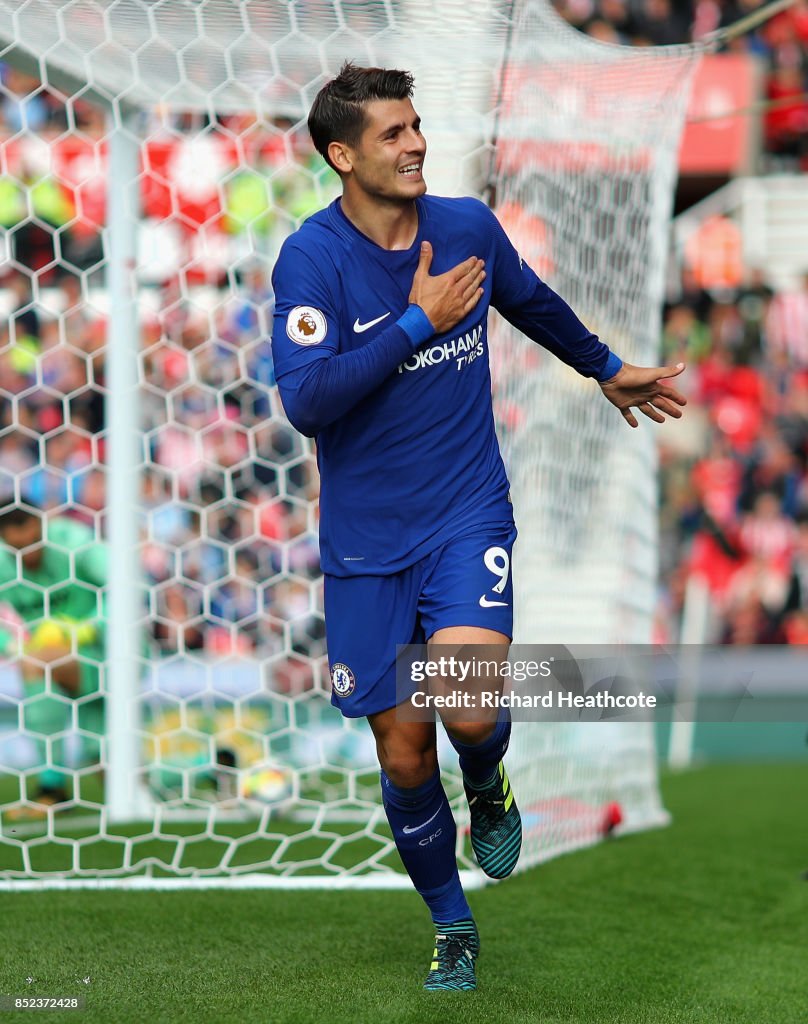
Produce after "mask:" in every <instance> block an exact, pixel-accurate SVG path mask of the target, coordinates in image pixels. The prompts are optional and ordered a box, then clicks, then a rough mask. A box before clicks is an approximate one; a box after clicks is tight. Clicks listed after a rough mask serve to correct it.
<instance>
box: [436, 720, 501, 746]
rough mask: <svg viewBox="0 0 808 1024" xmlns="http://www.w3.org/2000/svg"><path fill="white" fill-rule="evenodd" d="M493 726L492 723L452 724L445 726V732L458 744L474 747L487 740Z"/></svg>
mask: <svg viewBox="0 0 808 1024" xmlns="http://www.w3.org/2000/svg"><path fill="white" fill-rule="evenodd" d="M494 726H495V723H494V722H452V723H451V724H447V725H446V731H447V732H448V733H449V735H450V736H451V737H453V738H454V739H456V740H457V741H458V742H459V743H465V744H467V745H468V746H471V747H474V746H477V744H478V743H484V742H485V740H487V739H488V737H489V736H490V735H491V733H492V732H493V731H494Z"/></svg>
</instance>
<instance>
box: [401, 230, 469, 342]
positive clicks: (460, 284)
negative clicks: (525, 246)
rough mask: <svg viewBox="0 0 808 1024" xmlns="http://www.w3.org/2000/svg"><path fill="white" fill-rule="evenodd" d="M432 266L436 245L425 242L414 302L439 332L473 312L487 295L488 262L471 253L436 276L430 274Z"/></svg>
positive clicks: (416, 280)
mask: <svg viewBox="0 0 808 1024" xmlns="http://www.w3.org/2000/svg"><path fill="white" fill-rule="evenodd" d="M431 265H432V246H431V245H430V244H429V242H421V255H420V257H419V259H418V269H417V270H416V271H415V276H414V277H413V279H412V288H411V290H410V302H413V303H415V304H416V305H418V306H420V307H421V309H422V310H423V311H424V312H425V313H426V315H427V316H428V317H429V322H430V323H431V324H432V326H433V327H434V328H435V334H443V332H444V331H448V330H450V328H452V327H454V325H455V324H458V323H460V321H461V320H462V319H463V317H464V316H465V315H466V314H467V313H469V312H471V310H472V309H474V307H475V306H476V305H477V303H478V302H479V301H480V298H481V296H482V294H483V289H482V283H483V281H484V280H485V263H484V261H483V260H480V259H477V257H476V256H470V257H469V258H468V259H467V260H464V261H463V262H462V263H458V264H457V266H456V267H452V269H451V270H447V271H446V273H445V274H437V275H436V276H435V277H433V276H432V275H431V274H430V273H429V268H430V266H431Z"/></svg>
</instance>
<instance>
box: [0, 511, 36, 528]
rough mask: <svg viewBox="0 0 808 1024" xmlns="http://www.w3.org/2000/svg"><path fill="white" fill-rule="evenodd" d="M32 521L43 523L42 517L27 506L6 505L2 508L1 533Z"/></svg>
mask: <svg viewBox="0 0 808 1024" xmlns="http://www.w3.org/2000/svg"><path fill="white" fill-rule="evenodd" d="M31 519H38V520H40V522H41V521H42V516H41V514H40V513H39V512H38V511H36V510H35V509H33V508H30V507H29V506H27V505H6V506H5V508H0V533H3V532H5V530H6V529H8V528H11V529H14V528H15V527H17V526H23V525H24V524H25V523H27V522H29V521H30V520H31Z"/></svg>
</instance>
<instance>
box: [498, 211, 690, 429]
mask: <svg viewBox="0 0 808 1024" xmlns="http://www.w3.org/2000/svg"><path fill="white" fill-rule="evenodd" d="M487 216H488V217H489V218H490V222H491V229H492V231H493V235H494V261H493V262H494V268H493V272H494V280H493V290H492V299H491V304H492V305H493V306H494V308H495V309H496V310H498V312H499V313H501V314H502V316H504V317H505V319H506V320H507V321H508V322H509V323H511V324H513V326H514V327H516V329H517V330H519V331H521V332H522V333H523V334H526V335H527V336H528V337H529V338H531V339H532V340H533V341H535V342H536V343H537V344H539V345H542V346H543V347H544V348H546V349H548V351H550V352H552V353H553V355H555V356H557V357H558V358H559V359H561V360H562V362H565V363H566V364H567V365H568V366H571V367H573V369H575V370H577V371H578V373H580V374H582V375H583V376H584V377H594V378H595V380H596V381H597V382H598V383H599V384H600V386H601V390H602V391H603V394H604V395H605V397H606V398H608V399H609V401H610V402H612V404H613V405H615V406H617V408H618V409H619V410H620V412H621V413H622V415H623V418H624V419H625V420H626V422H627V423H628V424H629V425H630V426H632V427H636V426H637V420H636V419H635V417H634V415H633V413H632V412H631V407H632V406H637V407H638V408H639V409H640V410H641V412H643V413H644V414H645V415H646V416H648V417H649V418H651V419H653V420H656V421H657V422H662V421H663V420H664V419H665V416H666V415H667V416H672V417H674V418H676V419H678V418H679V417H680V416H681V415H682V413H681V411H680V409H679V407H680V406H683V405H685V404H686V399H685V398H684V396H683V395H681V394H680V393H679V392H678V391H677V390H676V389H675V388H673V387H671V386H670V385H668V384H665V383H663V382H664V380H665V379H666V378H668V377H675V376H676V375H677V374H679V373H681V372H682V370H683V369H684V364H683V363H679V364H678V365H677V366H657V367H641V366H632V365H631V364H630V363H624V362H623V361H622V360H621V359H620V358H619V357H618V356H617V355H615V353H614V352H611V351H610V350H609V347H608V346H607V345H604V344H603V342H602V341H601V340H600V339H599V338H598V337H597V335H595V334H593V333H592V332H591V331H590V330H588V329H587V328H586V327H585V326H584V324H582V323H581V321H580V320H579V319H578V317H577V316H576V315H575V313H574V312H573V310H572V309H571V308H570V306H569V305H568V304H567V303H566V302H565V301H564V300H563V299H562V298H561V296H560V295H558V294H557V293H556V292H554V291H553V289H552V288H550V287H549V285H547V284H545V283H544V281H542V280H541V279H540V278H539V277H538V276H537V275H536V274H535V273H534V272H533V270H532V269H531V268H530V267H529V266H528V265H527V264H526V263H525V262H524V260H522V259H521V257H520V256H519V254H518V253H517V251H516V250H515V249H514V247H513V245H511V242H510V240H509V238H508V236H507V235H506V234H505V232H504V230H503V229H502V226H501V225H500V223H499V221H498V220H497V219H496V217H495V216H494V215H493V213H491V212H490V211H487Z"/></svg>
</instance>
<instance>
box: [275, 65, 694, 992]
mask: <svg viewBox="0 0 808 1024" xmlns="http://www.w3.org/2000/svg"><path fill="white" fill-rule="evenodd" d="M412 93H413V79H412V77H411V75H409V74H408V73H406V72H404V71H394V70H386V69H378V68H358V67H356V66H354V65H351V64H346V65H345V66H344V67H343V68H342V70H341V71H340V73H339V75H338V76H337V77H336V78H335V79H333V80H332V81H331V82H329V83H328V84H327V85H325V86H324V87H323V88H322V89H321V91H320V92H319V94H318V95H317V97H316V99H315V101H314V105H313V106H312V109H311V112H310V114H309V121H308V123H309V130H310V132H311V136H312V138H313V140H314V144H315V145H316V147H317V149H318V150H319V151H320V153H322V155H323V156H324V157H325V159H326V160H327V161H328V163H329V164H330V165H331V166H332V167H333V168H334V169H335V170H336V172H337V173H338V174H339V176H340V178H341V180H342V196H341V198H340V199H338V200H336V201H335V202H334V203H332V204H331V205H330V206H329V207H328V208H327V209H325V210H323V211H322V212H320V213H317V214H315V215H314V216H313V217H311V218H309V219H308V220H307V221H306V222H305V223H304V224H303V226H302V227H301V228H300V230H299V231H297V232H296V233H295V234H294V235H292V236H291V237H290V238H289V239H287V240H286V242H285V243H284V245H283V248H282V250H281V253H280V256H279V258H278V262H277V265H276V267H275V270H274V275H273V284H274V290H275V297H276V308H275V319H274V331H273V351H274V359H275V369H276V375H277V381H278V386H279V389H280V394H281V398H282V400H283V404H284V408H285V410H286V413H287V416H288V417H289V420H290V422H291V423H292V424H293V425H294V426H295V427H296V428H297V429H298V430H300V431H301V432H302V433H304V434H307V435H308V436H310V437H315V438H316V439H317V458H318V464H319V468H320V477H321V513H322V514H321V527H320V544H321V561H322V568H323V571H324V573H325V617H326V633H327V642H328V652H329V661H330V665H331V683H332V703H333V704H335V705H336V706H337V707H339V708H340V709H341V711H342V713H343V714H344V715H347V716H349V717H360V716H367V718H368V720H369V722H370V726H371V728H372V730H373V733H374V736H375V739H376V745H377V750H378V755H379V761H380V763H381V768H382V771H381V783H382V798H383V802H384V806H385V810H386V813H387V817H388V821H389V823H390V828H391V829H392V832H393V836H394V838H395V842H396V846H397V848H398V851H399V853H400V855H401V859H402V861H403V863H404V866H405V868H406V870H407V871H408V873H409V875H410V878H411V879H412V881H413V884H414V886H415V888H416V889H417V890H418V892H419V893H420V894H421V896H422V897H423V899H424V900H425V902H426V904H427V906H428V908H429V910H430V912H431V914H432V918H433V921H434V924H435V931H436V939H435V952H434V954H433V958H432V963H431V966H430V969H429V973H428V976H427V979H426V982H425V986H424V987H425V988H427V989H430V990H433V989H473V988H475V987H476V977H475V961H476V958H477V954H478V952H479V938H478V934H477V928H476V926H475V923H474V920H473V918H472V915H471V911H470V909H469V905H468V903H467V902H466V898H465V896H464V894H463V890H462V888H461V885H460V880H459V876H458V869H457V863H456V859H455V840H456V828H455V823H454V820H453V817H452V814H451V811H450V808H449V804H448V801H447V799H446V794H445V793H444V790H443V787H442V785H441V782H440V774H439V770H438V762H437V754H436V731H435V723H434V722H431V723H425V722H409V721H405V720H403V716H400V715H399V714H397V710H396V702H397V695H396V674H395V666H396V645H397V644H409V643H423V642H427V644H429V645H436V644H446V645H463V644H486V645H487V646H488V647H489V649H490V647H491V645H496V647H497V648H498V649H500V650H501V652H502V656H503V658H504V657H505V656H506V655H507V649H508V645H509V643H510V641H511V635H512V621H513V609H512V583H511V574H510V560H511V550H512V546H513V542H514V539H515V537H516V530H515V527H514V521H513V515H512V510H511V505H510V500H509V494H508V480H507V478H506V475H505V469H504V466H503V463H502V458H501V457H500V452H499V446H498V443H497V439H496V435H495V432H494V418H493V413H492V402H491V380H490V373H489V365H488V343H487V335H486V321H487V316H488V308H489V306H493V307H494V308H495V309H497V310H498V311H499V312H500V313H501V314H502V315H503V316H505V317H506V319H508V320H509V321H510V322H511V323H512V324H514V325H515V326H516V327H517V328H519V330H521V331H523V332H524V333H525V334H526V335H528V337H530V338H532V339H533V340H534V341H536V342H538V343H539V344H541V345H543V346H544V347H545V348H548V349H549V350H550V351H551V352H553V353H554V354H555V355H557V356H559V357H560V358H561V359H563V360H564V361H565V362H567V363H569V364H570V365H571V366H573V367H575V369H576V370H578V371H579V372H580V373H582V374H584V375H585V376H589V377H594V378H595V379H596V380H597V381H598V382H599V384H600V387H601V390H602V392H603V394H604V395H605V396H606V397H607V398H608V399H609V400H610V401H611V402H612V403H613V404H614V405H616V406H617V408H618V409H619V410H620V412H621V413H622V415H623V416H624V417H625V419H626V420H627V422H628V423H629V424H630V425H631V426H637V420H636V418H635V415H634V413H633V412H632V407H633V406H637V407H639V408H640V410H641V411H642V412H643V413H644V414H645V415H647V416H649V417H650V418H651V419H653V420H657V421H662V420H664V418H665V416H666V415H667V416H674V417H678V416H680V415H681V412H680V409H679V406H680V405H684V404H685V400H684V398H683V397H682V396H681V395H680V394H679V393H678V391H676V390H675V389H674V388H673V387H672V386H671V385H669V384H666V383H664V380H665V378H668V377H671V376H673V375H675V374H677V373H679V372H680V371H681V370H682V369H683V366H682V365H681V364H680V365H679V366H677V367H657V368H653V369H643V368H640V367H635V366H630V365H629V364H628V363H622V362H621V361H620V359H619V358H618V357H617V356H616V355H614V354H612V353H611V352H610V351H609V349H608V348H607V347H606V345H604V344H602V343H601V342H600V341H599V340H598V339H597V338H596V337H595V336H594V335H592V334H591V333H590V332H589V331H588V330H587V329H586V328H585V327H584V326H583V324H581V322H580V321H579V320H578V319H577V317H576V316H575V314H574V313H573V312H572V310H571V309H570V308H569V307H568V306H567V305H566V303H564V302H563V300H562V299H560V298H559V297H558V295H556V294H555V293H554V292H552V291H551V290H550V288H548V287H547V285H545V284H544V283H543V282H542V281H540V280H539V278H538V277H537V276H536V275H535V274H534V273H533V271H532V270H531V269H530V267H528V266H527V265H526V264H525V263H524V262H523V261H522V260H521V259H520V257H519V255H518V253H517V252H516V251H515V249H514V248H513V246H512V245H511V244H510V242H509V241H508V238H507V237H506V235H505V233H504V231H503V230H502V228H501V227H500V225H499V222H498V221H497V219H496V217H495V216H494V214H493V213H492V212H491V211H490V210H489V209H488V208H487V207H486V206H485V205H484V204H483V203H481V202H478V201H477V200H475V199H442V198H437V197H431V196H427V195H425V193H426V184H425V181H424V175H423V170H424V158H425V156H426V141H425V139H424V136H423V134H422V133H421V122H420V118H419V117H418V115H417V113H416V112H415V110H414V109H413V104H412V100H411V97H412ZM537 400H540V396H537ZM494 715H495V712H494V713H492V717H491V718H490V719H489V720H488V721H483V722H480V721H477V722H468V723H458V722H456V721H454V720H452V721H446V722H444V726H445V728H446V731H447V733H448V735H449V738H450V740H451V742H452V744H453V746H454V747H455V749H456V750H457V752H458V754H459V757H460V767H461V770H462V772H463V780H464V785H465V789H466V794H467V796H468V800H469V807H470V812H471V842H472V847H473V849H474V852H475V856H476V857H477V859H478V861H479V863H480V866H481V867H482V869H483V871H485V872H486V873H487V874H488V875H490V876H491V877H494V878H503V877H505V876H506V875H508V874H509V873H510V872H511V871H512V870H513V868H514V867H515V865H516V862H517V859H518V856H519V848H520V844H521V834H522V829H521V821H520V817H519V812H518V810H517V807H516V803H515V801H514V797H513V793H512V791H511V789H510V784H509V782H508V777H507V774H506V772H505V769H504V766H503V763H502V758H503V755H504V753H505V750H506V748H507V746H508V738H509V735H510V719H509V718H501V717H500V718H497V717H494Z"/></svg>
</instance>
